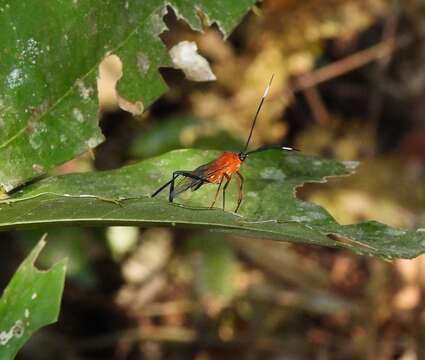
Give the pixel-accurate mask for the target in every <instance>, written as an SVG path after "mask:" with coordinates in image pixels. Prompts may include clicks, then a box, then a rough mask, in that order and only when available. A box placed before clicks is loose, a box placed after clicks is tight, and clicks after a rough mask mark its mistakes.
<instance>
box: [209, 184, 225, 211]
mask: <svg viewBox="0 0 425 360" xmlns="http://www.w3.org/2000/svg"><path fill="white" fill-rule="evenodd" d="M223 180H224V176H223V177H222V178H221V180H220V183H219V184H218V188H217V191H216V192H215V196H214V201H213V202H212V204H211V206H210V209H212V208H213V207H214V204H215V201H216V200H217V196H218V193H219V192H220V188H221V184H223Z"/></svg>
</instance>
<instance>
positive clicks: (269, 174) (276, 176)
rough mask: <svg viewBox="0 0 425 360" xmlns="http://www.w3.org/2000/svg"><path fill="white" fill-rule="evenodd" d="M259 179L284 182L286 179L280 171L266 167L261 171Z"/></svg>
mask: <svg viewBox="0 0 425 360" xmlns="http://www.w3.org/2000/svg"><path fill="white" fill-rule="evenodd" d="M260 177H261V178H262V179H266V180H284V179H285V178H286V176H285V174H284V173H283V171H282V170H280V169H278V168H273V167H267V168H264V169H263V170H261V172H260Z"/></svg>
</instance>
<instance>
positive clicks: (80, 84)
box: [75, 79, 93, 100]
mask: <svg viewBox="0 0 425 360" xmlns="http://www.w3.org/2000/svg"><path fill="white" fill-rule="evenodd" d="M75 85H76V86H77V88H78V92H79V94H80V97H81V98H82V99H83V100H88V99H89V98H90V97H91V95H92V94H93V89H92V88H91V87H86V85H85V84H84V81H83V80H81V79H78V80H77V81H76V82H75Z"/></svg>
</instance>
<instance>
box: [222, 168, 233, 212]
mask: <svg viewBox="0 0 425 360" xmlns="http://www.w3.org/2000/svg"><path fill="white" fill-rule="evenodd" d="M223 175H224V176H223V177H225V178H226V183H225V184H224V186H223V211H224V209H225V204H226V189H227V185H229V182H230V180H231V179H232V178H231V177H230V176H229V175H227V174H226V173H224V174H223Z"/></svg>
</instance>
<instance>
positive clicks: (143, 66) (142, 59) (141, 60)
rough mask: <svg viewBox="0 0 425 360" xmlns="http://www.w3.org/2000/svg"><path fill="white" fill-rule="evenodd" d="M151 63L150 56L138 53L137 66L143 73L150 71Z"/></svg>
mask: <svg viewBox="0 0 425 360" xmlns="http://www.w3.org/2000/svg"><path fill="white" fill-rule="evenodd" d="M150 66H151V64H150V62H149V59H148V57H147V56H146V55H145V54H144V53H142V52H138V53H137V67H138V68H139V70H140V72H141V73H142V74H146V73H147V72H148V71H149V68H150Z"/></svg>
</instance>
